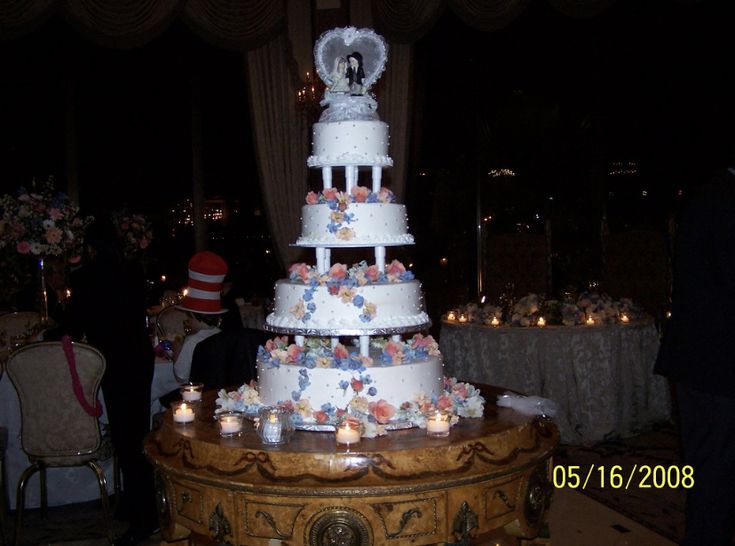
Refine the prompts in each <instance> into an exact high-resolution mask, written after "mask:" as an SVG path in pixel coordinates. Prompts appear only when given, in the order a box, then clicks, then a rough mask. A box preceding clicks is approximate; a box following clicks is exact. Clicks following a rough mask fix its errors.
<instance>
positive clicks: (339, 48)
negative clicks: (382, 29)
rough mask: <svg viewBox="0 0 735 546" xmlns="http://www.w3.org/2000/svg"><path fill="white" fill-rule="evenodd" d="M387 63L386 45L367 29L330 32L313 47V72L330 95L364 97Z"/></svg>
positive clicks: (337, 29)
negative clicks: (339, 94) (314, 70)
mask: <svg viewBox="0 0 735 546" xmlns="http://www.w3.org/2000/svg"><path fill="white" fill-rule="evenodd" d="M387 59H388V45H387V44H386V43H385V40H384V39H383V37H382V36H380V35H378V34H376V33H375V31H374V30H373V29H371V28H355V27H345V28H334V29H332V30H328V31H327V32H325V33H324V34H322V35H321V36H320V37H319V39H318V40H317V41H316V44H315V45H314V64H315V65H316V72H317V74H318V75H319V77H320V78H321V80H322V81H323V82H324V83H325V84H326V86H327V87H328V88H329V91H330V92H332V93H346V94H350V95H363V94H365V93H367V92H368V90H369V89H370V88H371V87H372V86H373V84H375V82H376V81H378V78H380V75H381V74H382V73H383V70H385V63H386V60H387Z"/></svg>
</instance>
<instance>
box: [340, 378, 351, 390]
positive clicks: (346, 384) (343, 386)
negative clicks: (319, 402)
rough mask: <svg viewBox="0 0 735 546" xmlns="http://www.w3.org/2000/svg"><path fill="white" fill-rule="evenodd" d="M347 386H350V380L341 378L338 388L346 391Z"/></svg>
mask: <svg viewBox="0 0 735 546" xmlns="http://www.w3.org/2000/svg"><path fill="white" fill-rule="evenodd" d="M349 386H350V382H349V381H347V380H345V379H343V380H342V381H340V382H339V388H340V389H342V390H343V391H345V392H347V388H348V387H349Z"/></svg>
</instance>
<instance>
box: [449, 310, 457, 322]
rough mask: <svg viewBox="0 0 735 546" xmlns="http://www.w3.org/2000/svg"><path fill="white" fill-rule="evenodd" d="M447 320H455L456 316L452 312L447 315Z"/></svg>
mask: <svg viewBox="0 0 735 546" xmlns="http://www.w3.org/2000/svg"><path fill="white" fill-rule="evenodd" d="M447 320H457V315H455V314H454V311H449V313H447Z"/></svg>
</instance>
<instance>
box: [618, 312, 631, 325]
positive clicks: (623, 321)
mask: <svg viewBox="0 0 735 546" xmlns="http://www.w3.org/2000/svg"><path fill="white" fill-rule="evenodd" d="M620 322H622V323H628V322H630V319H629V318H628V315H626V314H625V313H623V314H622V315H620Z"/></svg>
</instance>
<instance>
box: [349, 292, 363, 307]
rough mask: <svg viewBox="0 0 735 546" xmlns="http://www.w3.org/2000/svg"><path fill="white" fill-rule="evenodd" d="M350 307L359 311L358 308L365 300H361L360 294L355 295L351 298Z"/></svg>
mask: <svg viewBox="0 0 735 546" xmlns="http://www.w3.org/2000/svg"><path fill="white" fill-rule="evenodd" d="M352 305H354V306H355V307H357V308H358V309H359V308H360V307H362V306H363V305H365V298H363V297H362V296H361V295H360V294H358V295H356V296H355V297H354V298H352Z"/></svg>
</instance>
